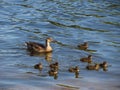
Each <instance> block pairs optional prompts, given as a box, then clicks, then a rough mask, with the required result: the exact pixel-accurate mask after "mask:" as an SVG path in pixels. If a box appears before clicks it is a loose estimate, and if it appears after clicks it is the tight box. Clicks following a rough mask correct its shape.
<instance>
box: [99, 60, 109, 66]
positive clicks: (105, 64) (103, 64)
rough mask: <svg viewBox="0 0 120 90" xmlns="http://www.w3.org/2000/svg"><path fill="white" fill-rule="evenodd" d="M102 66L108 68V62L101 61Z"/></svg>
mask: <svg viewBox="0 0 120 90" xmlns="http://www.w3.org/2000/svg"><path fill="white" fill-rule="evenodd" d="M99 65H100V67H101V68H107V67H108V64H107V62H106V61H103V63H100V64H99Z"/></svg>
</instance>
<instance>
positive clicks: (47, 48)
mask: <svg viewBox="0 0 120 90" xmlns="http://www.w3.org/2000/svg"><path fill="white" fill-rule="evenodd" d="M46 50H47V51H52V48H51V46H50V42H48V41H47V40H46Z"/></svg>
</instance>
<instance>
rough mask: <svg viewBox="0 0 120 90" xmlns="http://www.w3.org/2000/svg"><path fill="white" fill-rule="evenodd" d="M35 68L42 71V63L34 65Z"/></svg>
mask: <svg viewBox="0 0 120 90" xmlns="http://www.w3.org/2000/svg"><path fill="white" fill-rule="evenodd" d="M34 68H35V69H39V70H42V68H43V65H42V63H38V64H36V65H34Z"/></svg>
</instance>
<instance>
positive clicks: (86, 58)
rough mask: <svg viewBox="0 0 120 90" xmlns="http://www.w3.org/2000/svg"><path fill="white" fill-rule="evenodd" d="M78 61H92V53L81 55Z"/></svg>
mask: <svg viewBox="0 0 120 90" xmlns="http://www.w3.org/2000/svg"><path fill="white" fill-rule="evenodd" d="M80 61H82V62H88V63H91V62H92V55H88V57H83V58H81V59H80Z"/></svg>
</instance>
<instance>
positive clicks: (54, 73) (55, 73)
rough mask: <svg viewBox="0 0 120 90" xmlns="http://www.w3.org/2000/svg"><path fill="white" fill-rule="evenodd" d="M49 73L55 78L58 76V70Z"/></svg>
mask: <svg viewBox="0 0 120 90" xmlns="http://www.w3.org/2000/svg"><path fill="white" fill-rule="evenodd" d="M48 73H49V75H50V76H54V75H57V74H58V71H57V70H50V71H49V72H48Z"/></svg>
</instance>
